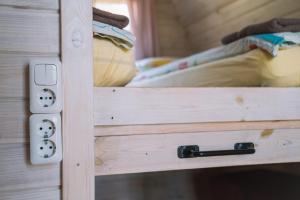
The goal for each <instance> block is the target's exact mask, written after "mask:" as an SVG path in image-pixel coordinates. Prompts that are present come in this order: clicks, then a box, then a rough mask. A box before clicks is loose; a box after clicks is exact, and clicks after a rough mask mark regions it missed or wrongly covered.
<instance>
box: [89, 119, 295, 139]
mask: <svg viewBox="0 0 300 200" xmlns="http://www.w3.org/2000/svg"><path fill="white" fill-rule="evenodd" d="M295 128H298V129H300V121H270V122H268V121H261V122H226V123H222V122H221V123H194V124H153V125H129V126H95V129H94V134H95V136H96V137H97V136H98V137H100V136H120V135H146V134H166V133H183V132H186V133H195V132H205V131H206V132H207V131H238V130H261V129H295Z"/></svg>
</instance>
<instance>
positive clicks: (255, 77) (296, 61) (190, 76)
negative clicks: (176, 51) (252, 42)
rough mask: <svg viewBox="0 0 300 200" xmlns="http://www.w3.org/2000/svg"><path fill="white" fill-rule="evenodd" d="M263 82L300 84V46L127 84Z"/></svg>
mask: <svg viewBox="0 0 300 200" xmlns="http://www.w3.org/2000/svg"><path fill="white" fill-rule="evenodd" d="M260 86H270V87H297V86H300V47H299V46H297V47H292V48H289V49H284V50H280V51H279V53H278V56H277V57H272V56H270V55H269V54H268V53H266V52H264V51H263V50H260V49H256V50H253V51H250V52H248V53H245V54H242V55H238V56H235V57H231V58H226V59H222V60H219V61H215V62H211V63H207V64H203V65H199V66H196V67H193V68H188V69H185V70H180V71H176V72H172V73H169V74H166V75H163V76H159V77H154V78H151V79H145V80H142V81H137V82H131V83H130V84H128V85H127V87H260Z"/></svg>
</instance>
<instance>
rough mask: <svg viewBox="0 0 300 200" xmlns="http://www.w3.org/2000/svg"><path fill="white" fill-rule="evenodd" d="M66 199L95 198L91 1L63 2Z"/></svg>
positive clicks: (62, 50)
mask: <svg viewBox="0 0 300 200" xmlns="http://www.w3.org/2000/svg"><path fill="white" fill-rule="evenodd" d="M61 52H62V55H61V56H62V71H63V89H64V108H63V167H62V168H63V177H62V178H63V185H62V190H63V199H64V200H93V199H94V184H95V182H94V137H93V74H92V73H93V71H92V2H91V0H76V1H75V0H61Z"/></svg>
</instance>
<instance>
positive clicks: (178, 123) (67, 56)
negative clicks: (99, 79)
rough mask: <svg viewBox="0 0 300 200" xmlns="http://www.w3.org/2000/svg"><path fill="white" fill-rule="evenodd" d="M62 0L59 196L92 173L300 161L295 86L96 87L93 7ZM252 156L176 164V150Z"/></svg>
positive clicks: (85, 193) (90, 182) (86, 195)
mask: <svg viewBox="0 0 300 200" xmlns="http://www.w3.org/2000/svg"><path fill="white" fill-rule="evenodd" d="M91 5H92V4H91V2H90V1H86V0H78V1H71V0H61V33H62V66H63V67H62V68H63V79H64V109H63V151H64V158H63V186H62V187H63V199H70V200H76V199H78V200H82V199H86V200H88V199H94V177H95V176H97V175H110V174H123V173H137V172H150V171H164V170H178V169H192V168H206V167H221V166H237V165H257V164H266V163H282V162H299V161H300V151H299V147H300V132H299V131H300V121H299V120H300V112H299V110H300V101H299V99H300V89H298V88H159V89H154V88H143V89H142V88H93V81H92V37H91V36H92V24H91V22H92V9H91ZM241 142H245V143H249V142H251V143H253V145H254V146H253V147H252V148H254V149H255V153H254V154H249V155H231V156H212V157H205V158H188V159H180V158H178V155H177V153H178V152H177V150H178V147H179V146H182V145H199V146H200V150H205V151H215V150H226V149H232V148H233V146H234V144H236V143H241Z"/></svg>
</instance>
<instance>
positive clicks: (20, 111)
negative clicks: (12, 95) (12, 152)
mask: <svg viewBox="0 0 300 200" xmlns="http://www.w3.org/2000/svg"><path fill="white" fill-rule="evenodd" d="M28 106H29V103H28V101H24V100H22V99H0V127H1V128H0V143H13V142H15V143H19V142H24V141H26V139H27V138H28V137H29V133H28V118H29V108H28Z"/></svg>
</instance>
